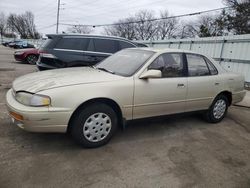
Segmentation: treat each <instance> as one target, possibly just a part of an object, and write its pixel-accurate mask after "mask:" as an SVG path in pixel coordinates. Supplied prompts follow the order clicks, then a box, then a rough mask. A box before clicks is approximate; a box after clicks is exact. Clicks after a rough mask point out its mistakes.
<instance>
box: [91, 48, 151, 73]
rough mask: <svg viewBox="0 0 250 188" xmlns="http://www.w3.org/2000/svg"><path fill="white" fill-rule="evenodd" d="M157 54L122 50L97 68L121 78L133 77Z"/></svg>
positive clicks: (140, 50)
mask: <svg viewBox="0 0 250 188" xmlns="http://www.w3.org/2000/svg"><path fill="white" fill-rule="evenodd" d="M154 53H155V52H153V51H148V50H142V49H125V50H121V51H119V52H117V53H115V54H114V55H112V56H110V57H108V58H107V59H105V60H103V61H102V62H100V63H99V64H98V65H96V66H95V68H97V69H101V70H105V71H107V72H110V73H113V74H118V75H121V76H131V75H133V74H134V73H135V72H136V71H137V70H138V69H139V68H140V67H141V66H142V65H143V64H144V63H145V62H146V61H147V60H148V59H149V58H150V57H151V56H152V55H153V54H154Z"/></svg>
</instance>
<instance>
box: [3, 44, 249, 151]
mask: <svg viewBox="0 0 250 188" xmlns="http://www.w3.org/2000/svg"><path fill="white" fill-rule="evenodd" d="M244 95H245V91H244V78H243V76H241V75H237V74H234V73H229V72H226V70H224V69H223V68H221V67H220V65H219V64H217V63H215V62H214V61H213V60H212V59H210V58H207V57H205V56H203V55H201V54H197V53H193V52H189V51H181V50H170V49H167V50H156V49H150V48H149V49H147V48H141V49H140V48H133V49H124V50H122V51H120V52H117V53H116V54H114V55H113V56H110V57H109V58H107V59H105V60H104V61H102V62H101V63H99V64H98V65H96V66H94V67H78V68H68V69H63V70H61V69H56V70H50V71H43V72H36V73H32V74H28V75H25V76H22V77H20V78H18V79H16V80H15V81H14V82H13V86H12V89H10V90H9V91H8V93H7V97H6V101H7V107H8V110H9V114H10V116H11V117H12V120H13V122H14V123H15V124H16V125H17V126H19V127H21V128H22V129H24V130H27V131H32V132H62V133H65V132H69V133H71V135H72V136H73V138H74V139H75V140H76V141H77V142H79V143H80V144H82V145H83V146H85V147H98V146H101V145H104V144H106V143H107V142H108V141H109V140H110V138H111V137H112V135H113V134H114V133H115V130H116V129H117V127H118V126H120V125H123V123H124V122H126V121H128V120H134V119H139V118H148V117H153V116H161V115H167V114H175V113H182V112H190V111H202V112H203V113H204V116H205V117H206V119H207V120H208V121H209V122H212V123H217V122H220V121H221V120H222V119H223V118H224V117H225V115H226V113H227V109H228V106H230V105H231V104H234V103H236V102H239V101H241V100H242V99H243V97H244Z"/></svg>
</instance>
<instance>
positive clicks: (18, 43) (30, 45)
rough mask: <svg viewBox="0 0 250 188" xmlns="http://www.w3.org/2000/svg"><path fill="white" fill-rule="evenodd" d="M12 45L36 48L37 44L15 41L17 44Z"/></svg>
mask: <svg viewBox="0 0 250 188" xmlns="http://www.w3.org/2000/svg"><path fill="white" fill-rule="evenodd" d="M12 47H13V48H15V49H22V48H35V46H34V45H33V44H30V43H28V42H27V41H19V42H15V44H14V45H13V46H12Z"/></svg>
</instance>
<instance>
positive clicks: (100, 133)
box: [83, 112, 112, 142]
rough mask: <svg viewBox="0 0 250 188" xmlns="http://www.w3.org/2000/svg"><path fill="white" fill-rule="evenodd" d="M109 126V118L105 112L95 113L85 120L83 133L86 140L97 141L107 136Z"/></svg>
mask: <svg viewBox="0 0 250 188" xmlns="http://www.w3.org/2000/svg"><path fill="white" fill-rule="evenodd" d="M111 126H112V124H111V119H110V117H109V116H108V115H107V114H104V113H100V112H99V113H95V114H93V115H91V116H89V117H88V119H87V120H86V121H85V123H84V126H83V135H84V137H85V138H86V139H87V140H88V141H91V142H99V141H101V140H103V139H104V138H106V137H107V136H108V134H109V132H110V130H111Z"/></svg>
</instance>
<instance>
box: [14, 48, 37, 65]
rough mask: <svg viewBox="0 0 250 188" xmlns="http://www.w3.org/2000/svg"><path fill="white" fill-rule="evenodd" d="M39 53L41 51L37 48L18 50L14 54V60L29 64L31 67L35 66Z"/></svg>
mask: <svg viewBox="0 0 250 188" xmlns="http://www.w3.org/2000/svg"><path fill="white" fill-rule="evenodd" d="M38 51H39V50H38V49H36V48H30V49H22V50H16V51H15V52H14V58H15V59H16V61H22V62H27V63H29V64H31V65H35V64H36V62H37V60H38V57H39V52H38Z"/></svg>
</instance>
